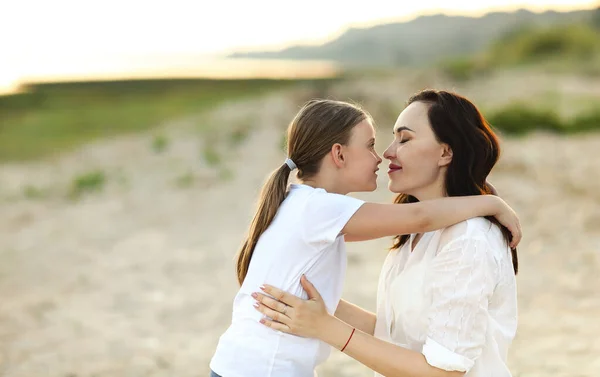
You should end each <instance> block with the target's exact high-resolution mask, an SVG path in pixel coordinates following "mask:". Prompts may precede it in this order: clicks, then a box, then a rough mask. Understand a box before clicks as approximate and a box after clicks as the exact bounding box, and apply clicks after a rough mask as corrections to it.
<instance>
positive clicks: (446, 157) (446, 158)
mask: <svg viewBox="0 0 600 377" xmlns="http://www.w3.org/2000/svg"><path fill="white" fill-rule="evenodd" d="M452 156H453V154H452V148H450V146H449V145H448V144H442V154H441V156H440V159H439V161H438V166H448V165H449V164H450V162H452Z"/></svg>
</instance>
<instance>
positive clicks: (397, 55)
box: [230, 10, 597, 66]
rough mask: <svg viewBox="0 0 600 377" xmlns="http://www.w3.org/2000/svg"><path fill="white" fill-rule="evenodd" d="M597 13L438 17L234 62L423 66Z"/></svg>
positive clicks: (353, 31)
mask: <svg viewBox="0 0 600 377" xmlns="http://www.w3.org/2000/svg"><path fill="white" fill-rule="evenodd" d="M594 17H597V14H596V11H594V10H579V11H572V12H564V13H563V12H554V11H547V12H543V13H533V12H530V11H527V10H518V11H515V12H494V13H489V14H486V15H485V16H482V17H464V16H446V15H432V16H422V17H418V18H416V19H414V20H411V21H408V22H399V23H390V24H384V25H377V26H374V27H370V28H365V29H358V28H351V29H349V30H348V31H346V32H345V33H344V34H343V35H341V36H340V37H339V38H337V39H335V40H333V41H331V42H328V43H325V44H323V45H320V46H293V47H290V48H287V49H284V50H280V51H262V52H249V53H234V54H232V55H230V57H232V58H261V59H269V58H276V59H299V60H302V59H326V60H334V61H337V62H341V63H344V64H349V65H352V64H357V65H375V66H389V65H408V66H410V65H422V64H423V63H432V62H433V63H435V62H438V61H441V60H444V59H448V58H452V57H457V56H463V55H469V54H473V53H476V52H479V51H481V50H484V49H487V48H488V47H489V46H490V45H491V44H492V43H493V42H494V41H496V40H498V39H499V38H501V37H502V36H504V35H506V34H507V33H509V32H511V31H513V30H520V29H522V28H523V27H525V26H527V27H545V26H557V25H563V24H573V23H589V22H591V20H592V19H594Z"/></svg>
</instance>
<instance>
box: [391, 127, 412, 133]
mask: <svg viewBox="0 0 600 377" xmlns="http://www.w3.org/2000/svg"><path fill="white" fill-rule="evenodd" d="M405 130H406V131H410V132H415V131H413V130H411V129H410V128H408V127H405V126H402V127H398V128H396V129H395V130H394V135H395V134H399V133H400V132H402V131H405Z"/></svg>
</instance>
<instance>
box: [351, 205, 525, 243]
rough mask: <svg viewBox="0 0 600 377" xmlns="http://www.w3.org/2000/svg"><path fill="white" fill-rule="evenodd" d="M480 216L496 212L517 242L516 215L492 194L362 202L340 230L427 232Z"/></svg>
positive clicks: (362, 234) (358, 234)
mask: <svg viewBox="0 0 600 377" xmlns="http://www.w3.org/2000/svg"><path fill="white" fill-rule="evenodd" d="M479 216H495V217H496V218H497V219H498V221H500V223H502V225H504V226H506V227H507V228H508V230H509V231H510V232H511V233H512V236H513V237H512V241H511V245H510V246H511V247H513V248H514V247H516V246H517V244H518V243H519V241H520V240H521V226H520V224H519V219H518V218H517V215H516V214H515V212H514V211H513V210H512V208H510V207H509V206H508V204H506V202H504V200H502V199H500V198H499V197H497V196H494V195H475V196H463V197H450V198H441V199H433V200H426V201H423V202H419V203H407V204H400V205H399V204H378V203H365V204H363V205H362V206H361V207H360V208H359V209H358V211H356V213H355V214H354V216H352V217H351V218H350V220H349V221H348V222H347V223H346V226H344V228H343V229H342V233H343V234H345V235H347V236H348V239H352V240H357V239H360V240H368V239H375V238H381V237H388V236H395V235H398V234H411V233H423V232H429V231H432V230H437V229H441V228H446V227H448V226H450V225H453V224H456V223H459V222H461V221H464V220H467V219H470V218H473V217H479Z"/></svg>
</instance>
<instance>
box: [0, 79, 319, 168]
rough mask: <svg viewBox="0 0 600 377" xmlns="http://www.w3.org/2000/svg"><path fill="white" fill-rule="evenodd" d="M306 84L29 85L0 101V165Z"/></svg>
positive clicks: (163, 144) (160, 144)
mask: <svg viewBox="0 0 600 377" xmlns="http://www.w3.org/2000/svg"><path fill="white" fill-rule="evenodd" d="M310 81H312V80H303V81H295V80H268V79H248V80H208V79H206V80H132V81H115V82H79V83H60V84H39V85H32V86H29V87H28V88H26V90H25V92H23V93H20V94H15V95H10V96H2V97H0V162H5V161H15V160H27V159H34V158H37V157H42V156H47V155H52V154H55V153H59V152H63V151H65V150H66V149H68V148H72V147H74V146H77V145H80V144H82V143H84V142H88V141H91V140H94V139H96V138H99V137H108V136H114V135H117V134H122V133H128V132H137V131H142V130H147V129H150V128H152V127H155V126H157V125H159V124H161V123H162V122H165V121H167V120H169V119H172V118H176V117H181V116H185V115H188V114H197V113H198V112H201V111H203V110H205V109H207V108H210V107H212V106H215V105H217V104H218V103H221V102H222V101H224V100H231V99H237V98H242V97H248V96H257V95H262V94H265V93H267V92H269V91H271V90H274V89H281V88H286V87H291V86H292V85H296V84H299V83H306V82H310ZM236 137H243V135H240V136H236ZM234 138H235V137H234ZM166 146H167V145H166V140H165V141H163V140H160V139H158V140H157V141H155V143H154V145H153V149H154V150H156V151H157V152H159V151H160V150H162V149H163V148H165V147H166Z"/></svg>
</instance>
